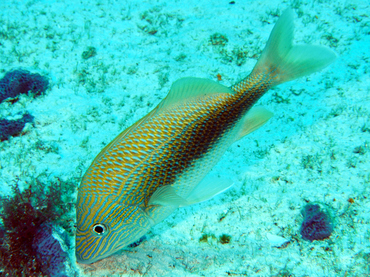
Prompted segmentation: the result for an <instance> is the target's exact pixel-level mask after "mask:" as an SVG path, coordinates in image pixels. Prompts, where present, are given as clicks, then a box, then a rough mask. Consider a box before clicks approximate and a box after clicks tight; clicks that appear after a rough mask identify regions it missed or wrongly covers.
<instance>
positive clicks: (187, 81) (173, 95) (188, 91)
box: [158, 77, 235, 111]
mask: <svg viewBox="0 0 370 277" xmlns="http://www.w3.org/2000/svg"><path fill="white" fill-rule="evenodd" d="M219 93H231V94H234V93H235V92H234V91H232V90H231V89H230V88H228V87H225V86H223V85H221V84H219V83H217V82H215V81H212V80H208V79H202V78H194V77H187V78H182V79H179V80H177V81H176V82H174V83H173V84H172V86H171V89H170V92H169V93H168V95H167V96H166V98H165V99H163V101H162V102H161V103H160V104H159V105H158V111H159V110H161V109H164V108H167V107H169V106H171V105H173V104H175V103H179V102H181V101H183V100H185V99H189V98H194V97H202V96H205V95H210V94H219Z"/></svg>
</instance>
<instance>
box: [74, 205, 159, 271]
mask: <svg viewBox="0 0 370 277" xmlns="http://www.w3.org/2000/svg"><path fill="white" fill-rule="evenodd" d="M79 200H81V198H80V199H79ZM101 202H102V203H101V204H100V205H99V201H97V200H95V201H94V203H93V207H88V205H86V203H80V201H78V205H77V230H76V258H77V262H79V263H82V264H91V263H93V262H96V261H98V260H101V259H104V258H106V257H108V256H110V255H112V254H114V253H115V252H117V251H119V250H120V249H122V248H124V247H126V246H128V245H129V244H131V243H133V242H135V241H137V240H138V239H140V238H141V237H142V236H143V235H144V234H145V233H147V232H148V230H149V229H150V227H151V226H152V225H153V224H152V221H151V220H150V218H148V216H147V215H146V213H145V212H144V211H143V210H142V209H141V208H140V207H139V206H132V205H124V204H121V203H115V202H110V203H109V204H107V203H108V202H109V201H102V200H101Z"/></svg>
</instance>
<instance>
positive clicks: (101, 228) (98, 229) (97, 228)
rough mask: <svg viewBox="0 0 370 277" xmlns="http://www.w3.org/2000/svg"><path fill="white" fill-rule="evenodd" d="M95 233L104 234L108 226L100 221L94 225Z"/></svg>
mask: <svg viewBox="0 0 370 277" xmlns="http://www.w3.org/2000/svg"><path fill="white" fill-rule="evenodd" d="M93 231H94V233H95V235H98V236H102V235H104V233H105V232H106V231H107V227H106V226H105V225H104V224H101V223H98V224H95V225H94V226H93Z"/></svg>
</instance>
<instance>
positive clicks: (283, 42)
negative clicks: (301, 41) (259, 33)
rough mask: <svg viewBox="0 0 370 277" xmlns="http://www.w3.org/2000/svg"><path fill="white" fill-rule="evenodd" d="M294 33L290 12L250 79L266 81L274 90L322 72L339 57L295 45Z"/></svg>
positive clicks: (319, 48)
mask: <svg viewBox="0 0 370 277" xmlns="http://www.w3.org/2000/svg"><path fill="white" fill-rule="evenodd" d="M293 33H294V22H293V11H292V10H291V9H287V10H286V11H284V13H283V14H282V15H281V16H280V18H279V20H278V21H277V23H276V25H275V27H274V28H273V30H272V32H271V34H270V37H269V39H268V42H267V44H266V47H265V49H264V50H263V52H262V54H261V57H260V59H259V60H258V62H257V64H256V66H255V67H254V69H253V71H252V73H251V75H250V76H251V77H252V76H255V78H257V79H261V78H263V79H264V80H266V78H267V80H266V81H267V82H268V83H269V86H270V87H272V86H275V85H278V84H281V83H284V82H288V81H291V80H294V79H296V78H299V77H302V76H305V75H308V74H311V73H314V72H316V71H319V70H321V69H323V68H325V67H326V66H328V65H329V64H331V63H332V62H333V61H334V60H335V58H336V54H335V53H334V52H333V51H332V50H330V49H329V48H326V47H323V46H314V45H293ZM261 74H262V75H261ZM258 76H259V77H258ZM263 76H264V77H263Z"/></svg>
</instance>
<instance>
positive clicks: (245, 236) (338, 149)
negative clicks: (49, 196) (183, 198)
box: [0, 0, 370, 276]
mask: <svg viewBox="0 0 370 277" xmlns="http://www.w3.org/2000/svg"><path fill="white" fill-rule="evenodd" d="M287 7H292V8H293V10H294V13H295V25H296V32H295V43H297V44H306V43H307V44H315V45H324V46H327V47H330V48H331V49H332V50H334V51H335V52H336V53H337V55H338V59H337V60H336V61H335V63H333V64H332V65H331V66H330V67H328V68H327V69H325V70H323V71H321V72H318V73H316V74H313V75H310V76H308V77H304V78H300V79H298V80H295V81H292V82H289V83H286V84H283V85H280V86H278V87H276V88H274V89H272V90H270V91H269V92H268V93H267V94H266V95H265V96H264V97H263V98H262V99H261V100H260V101H259V102H258V105H263V106H264V107H265V108H267V109H268V110H270V111H272V112H273V113H274V117H273V118H272V119H271V120H270V121H269V122H268V123H267V124H266V125H265V126H263V127H262V128H261V129H259V130H257V131H256V132H254V133H252V134H251V135H249V136H247V137H246V138H244V139H242V140H240V141H238V142H236V143H235V144H234V145H233V146H232V147H231V148H230V149H229V150H228V151H227V153H226V154H225V155H224V157H223V158H222V160H221V161H220V162H219V164H218V165H217V166H216V167H215V168H214V172H217V173H219V174H220V175H222V176H226V175H227V176H229V177H230V178H232V179H233V180H234V181H235V185H234V187H233V188H231V189H230V190H228V191H227V192H225V193H223V194H221V195H218V196H217V197H215V198H213V199H211V200H209V201H207V202H204V203H201V204H197V205H194V206H190V207H186V208H181V209H178V210H177V211H176V212H175V213H173V214H172V215H171V216H170V217H169V218H167V219H166V220H165V221H164V222H162V223H160V224H158V225H157V226H156V227H154V228H153V229H152V231H151V232H150V233H148V234H147V236H146V240H144V241H143V242H142V243H141V244H140V245H139V246H137V247H135V248H132V249H130V250H128V251H121V252H119V253H117V254H116V255H114V256H112V257H110V258H107V259H104V260H102V261H100V262H97V263H95V264H93V265H92V266H89V265H79V264H76V262H75V258H74V245H73V244H74V242H73V239H74V238H73V235H70V236H69V237H68V239H67V238H63V236H62V238H61V239H60V240H61V241H62V242H63V243H66V242H70V243H71V245H70V246H68V243H67V244H66V245H64V244H63V247H65V250H66V251H67V252H68V255H69V258H68V262H67V263H68V267H67V269H66V274H67V275H71V276H73V275H74V274H76V275H78V276H140V275H143V274H147V275H148V276H176V275H178V276H228V275H230V276H284V274H285V275H289V274H291V275H294V276H366V274H368V272H369V266H368V264H369V255H370V231H369V230H370V228H369V222H370V217H369V215H368V214H369V209H370V204H369V200H368V195H369V182H370V166H369V162H368V161H369V155H370V151H369V146H368V145H369V141H370V121H369V107H370V105H369V102H370V96H369V92H370V81H369V77H368V76H369V70H370V68H369V61H370V53H369V52H370V46H369V45H370V19H369V15H370V7H369V4H368V3H367V1H355V2H351V3H349V2H347V1H279V2H276V1H252V2H246V3H244V2H242V1H235V3H234V4H232V3H231V1H212V2H210V1H186V2H185V1H176V2H165V1H79V2H74V1H28V2H26V1H7V0H6V1H2V2H1V3H0V60H1V66H0V78H2V77H3V75H5V73H6V72H8V71H10V70H13V69H17V68H23V69H26V70H29V71H31V72H33V73H39V74H42V75H44V76H47V77H48V78H49V81H50V87H49V89H48V90H47V91H46V93H45V95H43V96H39V97H35V98H33V97H32V96H29V95H22V96H20V97H19V99H17V101H5V102H2V103H1V104H0V118H1V119H2V118H6V119H9V120H12V119H17V118H20V117H21V116H22V114H24V113H25V112H26V111H27V112H29V113H30V114H32V116H34V118H35V119H34V123H33V124H27V125H26V127H25V129H24V132H23V134H22V135H21V136H17V137H14V138H10V139H9V140H6V141H3V142H0V151H1V152H0V169H1V170H0V183H1V188H2V194H3V195H10V194H11V185H13V184H15V183H18V185H19V187H20V188H21V189H22V190H23V189H26V188H27V187H28V186H29V184H30V183H31V182H32V180H35V179H36V178H39V179H40V180H41V181H43V182H44V183H52V182H55V180H57V179H58V178H59V179H61V180H63V181H67V180H68V181H71V182H72V183H73V186H75V188H77V186H78V184H79V181H80V179H81V177H82V175H83V174H84V172H85V171H86V169H87V167H88V166H89V165H90V163H91V162H92V160H93V159H94V157H95V156H96V155H97V154H98V153H99V151H100V150H101V149H102V148H103V147H104V146H105V145H106V144H108V143H109V142H110V141H111V140H112V139H113V138H114V137H115V136H116V135H117V134H119V133H120V132H121V131H122V130H124V129H125V128H126V127H128V126H130V125H131V124H132V123H134V122H136V121H137V120H138V119H140V118H141V117H142V116H144V115H146V114H147V113H148V112H149V111H150V110H151V109H152V108H154V107H155V106H156V105H157V104H158V103H159V102H160V101H161V100H162V99H163V98H164V97H165V96H166V94H167V93H168V91H169V89H170V86H171V84H172V83H173V82H174V81H176V80H177V79H179V78H182V77H188V76H192V77H201V78H208V79H211V80H214V81H219V82H220V83H221V84H223V85H226V86H230V85H232V84H234V83H236V82H237V81H238V80H240V79H241V78H243V77H245V76H246V75H247V74H248V73H249V72H250V71H251V70H252V68H253V66H254V64H255V63H256V61H257V58H258V56H259V55H260V53H261V51H262V49H263V47H264V45H265V42H266V41H267V38H268V36H269V34H270V31H271V29H272V27H273V25H274V23H275V22H276V20H277V19H278V16H279V15H280V14H281V13H282V11H283V10H285V9H286V8H287ZM70 197H71V198H72V199H75V197H76V194H75V193H74V194H71V195H70ZM71 202H72V203H73V200H71ZM307 202H319V203H323V204H325V205H327V206H329V207H330V208H331V210H332V213H333V214H334V217H335V227H334V232H333V234H332V235H331V236H330V238H329V239H326V240H322V241H314V242H312V243H311V242H309V241H305V240H303V239H302V238H301V236H300V232H299V228H300V224H301V221H302V216H301V209H302V208H303V207H304V205H305V204H306V203H307ZM66 204H67V203H66ZM65 217H66V220H68V219H69V220H71V226H73V221H74V220H75V219H74V208H72V210H71V211H70V214H67V215H66V216H65ZM58 230H60V228H58ZM223 234H226V235H228V236H230V237H231V239H230V241H229V243H224V244H223V243H221V241H220V236H222V235H223ZM205 235H207V236H205ZM202 238H203V239H202Z"/></svg>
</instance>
